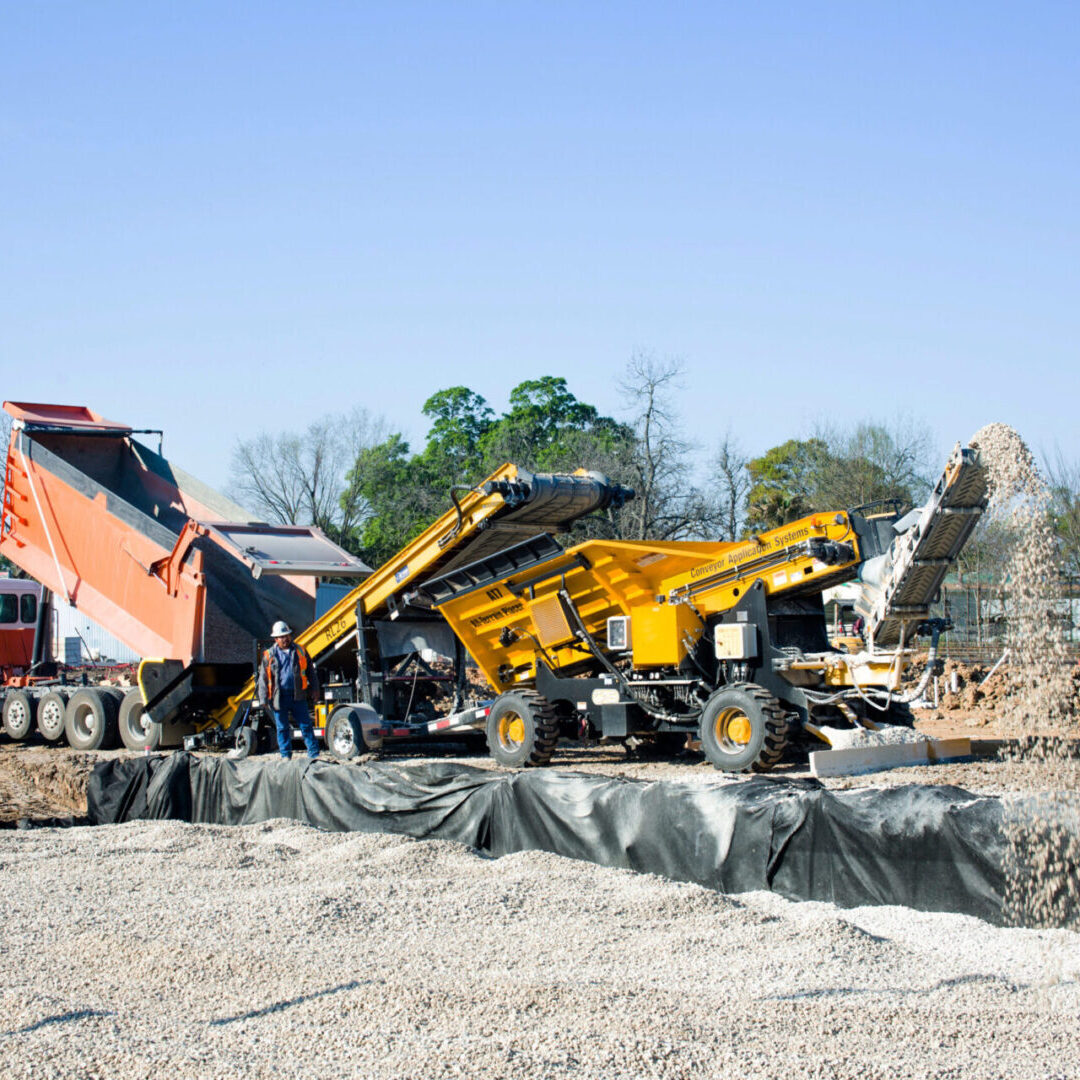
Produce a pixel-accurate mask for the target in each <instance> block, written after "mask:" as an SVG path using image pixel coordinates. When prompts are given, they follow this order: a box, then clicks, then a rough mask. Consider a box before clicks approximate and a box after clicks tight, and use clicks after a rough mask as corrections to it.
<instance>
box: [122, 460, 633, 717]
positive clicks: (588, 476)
mask: <svg viewBox="0 0 1080 1080" xmlns="http://www.w3.org/2000/svg"><path fill="white" fill-rule="evenodd" d="M632 496H633V492H632V491H630V490H629V489H627V488H624V487H621V486H620V485H618V484H614V483H612V482H610V481H609V480H608V479H607V478H606V477H604V476H603V475H602V474H600V473H590V472H585V471H583V470H582V471H579V472H577V473H574V474H550V473H532V472H529V471H528V470H525V469H521V468H519V467H518V466H516V465H513V464H506V465H503V466H502V467H501V468H499V469H497V470H496V471H495V472H494V473H492V474H491V476H489V477H488V478H487V479H486V480H485V481H483V482H482V483H480V484H478V485H477V486H476V487H473V488H461V489H457V490H455V492H453V499H454V507H453V509H451V510H449V511H447V512H446V513H445V514H443V515H442V517H440V518H439V519H438V520H437V521H435V522H434V524H432V525H430V526H429V527H428V528H427V529H425V530H424V531H423V532H422V533H421V534H420V535H419V536H418V537H416V539H414V540H412V541H411V542H410V543H409V544H407V545H406V546H405V547H404V548H403V549H402V550H401V551H399V552H398V553H397V554H396V555H395V556H394V557H393V558H392V559H390V560H389V561H387V562H386V563H384V564H383V565H382V566H380V567H379V568H378V569H377V570H375V571H374V573H372V574H371V576H370V577H368V578H367V579H366V580H365V581H363V582H362V583H361V584H360V585H358V586H357V587H356V588H355V589H353V590H352V591H351V592H349V593H348V594H346V595H345V596H344V597H343V598H342V599H341V600H340V601H338V603H337V604H335V605H334V606H333V607H332V608H331V609H330V610H329V611H327V612H326V613H325V614H324V615H323V616H321V617H320V618H318V619H316V620H315V622H313V623H312V624H311V625H310V626H308V627H306V628H305V629H304V630H302V631H300V632H299V633H297V634H296V635H295V637H296V640H297V641H298V642H299V643H300V644H301V645H303V646H304V647H305V648H306V649H307V651H308V652H309V654H310V655H311V657H312V659H313V660H314V661H315V662H316V664H319V663H320V661H323V660H325V659H327V658H329V657H331V656H332V655H333V654H336V653H338V652H344V651H345V650H346V649H347V648H349V647H351V648H353V649H355V651H356V654H357V656H358V663H359V671H358V673H357V681H358V682H363V680H364V677H365V671H366V665H367V664H368V663H369V662H370V659H371V657H370V650H371V648H374V649H377V648H378V644H377V641H378V638H379V635H378V634H377V633H376V629H377V628H378V627H379V626H380V625H381V626H383V627H385V625H386V624H387V623H390V622H394V621H395V620H398V619H400V620H401V621H402V622H408V620H409V617H410V615H412V614H413V609H412V608H411V606H410V604H409V600H408V597H409V595H410V594H411V593H412V592H414V591H415V590H416V589H417V588H419V587H420V586H421V585H422V584H423V582H424V581H426V580H427V579H428V578H431V577H434V576H437V575H440V574H445V573H448V572H450V571H452V570H455V569H457V568H459V567H464V566H467V565H468V564H471V563H474V562H475V561H476V560H477V559H481V558H492V557H495V558H498V556H499V554H500V553H501V552H503V551H505V550H506V549H508V548H513V547H514V546H515V545H516V544H517V542H518V541H519V540H520V539H521V538H522V537H523V536H529V537H532V536H536V535H537V534H541V533H556V532H560V531H563V530H565V529H566V528H568V527H569V526H570V525H571V524H572V523H573V522H574V521H576V520H578V519H579V518H581V517H584V516H585V515H587V514H591V513H595V512H598V511H602V510H605V509H607V508H609V507H615V506H619V505H622V503H623V502H625V501H626V500H627V499H628V498H631V497H632ZM424 616H425V617H427V618H430V613H429V612H424ZM439 622H440V624H441V619H440V620H439ZM373 643H374V644H373ZM208 666H210V667H212V665H203V667H204V668H206V667H208ZM168 674H171V678H170V679H168V680H167V681H163V680H162V679H161V678H160V673H158V672H155V670H154V669H153V667H152V666H149V665H147V664H145V663H144V665H143V667H142V669H141V670H140V685H142V686H143V692H144V697H145V698H146V700H147V711H148V712H149V713H150V715H151V716H152V717H153V718H154V719H155V720H156V721H159V722H164V721H170V720H174V719H175V718H176V716H177V714H178V711H182V710H183V708H184V705H185V701H186V700H187V699H186V698H185V695H184V689H183V688H184V684H185V681H186V682H187V683H190V682H192V681H193V679H194V680H198V681H201V682H202V683H203V684H205V683H206V682H208V681H210V682H212V681H213V672H212V671H210V672H206V671H203V672H198V671H196V672H191V671H190V670H189V671H188V672H186V673H181V672H179V671H177V670H176V669H174V670H173V671H172V672H171V673H168ZM185 674H186V676H187V678H186V680H185V677H184V676H185ZM170 688H171V691H172V692H170ZM254 693H255V684H254V680H253V679H249V680H247V681H246V682H245V683H244V684H243V686H241V687H240V688H239V689H238V690H237V691H236V692H235V693H232V694H231V695H229V696H228V697H227V699H225V700H221V699H219V703H218V704H217V705H216V706H215V707H213V708H212V710H211V711H210V712H209V713H208V714H207V715H204V716H202V717H190V719H192V720H193V721H194V723H195V726H196V728H197V729H198V730H200V731H205V730H207V729H210V728H216V729H218V730H226V729H229V728H230V727H231V726H232V725H233V723H234V721H235V720H236V718H237V717H238V716H242V715H243V712H244V711H245V709H246V706H247V704H248V703H249V702H250V701H251V699H252V697H253V695H254ZM223 696H224V695H223ZM365 700H367V699H366V698H365ZM402 719H403V720H407V717H404V718H402Z"/></svg>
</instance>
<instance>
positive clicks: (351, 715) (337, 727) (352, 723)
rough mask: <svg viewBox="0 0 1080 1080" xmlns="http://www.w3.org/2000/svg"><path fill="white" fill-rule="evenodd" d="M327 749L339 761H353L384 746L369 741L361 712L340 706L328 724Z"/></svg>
mask: <svg viewBox="0 0 1080 1080" xmlns="http://www.w3.org/2000/svg"><path fill="white" fill-rule="evenodd" d="M324 739H325V740H326V748H327V750H329V751H330V753H331V755H332V756H333V757H335V758H337V759H338V761H352V759H353V758H355V757H359V756H360V755H361V754H369V753H373V752H374V751H376V750H378V749H379V747H381V746H382V739H381V738H380V739H379V741H378V742H373V741H371V740H369V739H368V738H367V737H366V736H365V734H364V725H363V722H362V721H361V719H360V712H359V710H357V709H354V708H353V707H352V706H351V705H339V706H338V707H337V708H336V709H335V710H334V711H333V712H332V713H331V714H330V719H329V720H327V722H326V734H325V735H324Z"/></svg>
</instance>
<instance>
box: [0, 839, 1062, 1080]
mask: <svg viewBox="0 0 1080 1080" xmlns="http://www.w3.org/2000/svg"><path fill="white" fill-rule="evenodd" d="M0 903H2V905H3V910H4V912H5V916H6V919H7V928H8V929H7V931H6V933H5V935H4V937H3V940H2V944H0V958H2V962H3V971H4V978H3V980H2V984H0V1001H2V1002H3V1016H4V1022H3V1032H2V1034H0V1075H3V1076H5V1077H9V1076H10V1077H35V1078H36V1077H89V1076H100V1077H109V1078H117V1080H120V1078H128V1077H147V1078H150V1077H154V1078H157V1077H162V1076H177V1077H264V1076H265V1077H277V1076H288V1077H294V1076H295V1077H327V1076H362V1077H388V1078H390V1077H393V1078H402V1077H444V1076H445V1077H450V1076H478V1075H487V1076H522V1077H550V1076H571V1075H577V1076H604V1077H649V1076H659V1077H689V1076H695V1077H696V1076H716V1077H738V1078H745V1077H851V1078H858V1080H870V1078H876V1077H881V1078H888V1080H894V1078H898V1077H964V1078H965V1080H975V1078H980V1077H988V1078H989V1077H994V1078H997V1077H1004V1076H1008V1077H1011V1078H1017V1080H1018V1078H1024V1077H1061V1078H1064V1077H1073V1076H1076V1075H1077V1074H1078V1073H1080V1029H1078V1027H1077V1024H1076V1016H1077V1014H1078V1012H1080V982H1078V979H1080V937H1078V936H1077V935H1075V934H1070V933H1066V932H1063V931H1055V932H1034V931H1026V930H1002V929H998V928H994V927H990V926H988V925H986V924H984V923H981V922H979V921H978V920H975V919H970V918H966V917H961V916H952V915H926V914H919V913H915V912H912V911H909V910H906V909H901V908H865V909H858V910H855V911H848V912H839V911H837V910H836V909H834V908H832V907H830V906H828V905H822V904H805V903H804V904H793V903H788V902H785V901H783V900H781V899H780V898H778V897H776V896H772V895H770V894H750V895H746V896H742V897H737V898H732V897H724V896H721V895H718V894H716V893H714V892H710V891H708V890H706V889H702V888H699V887H697V886H693V885H686V884H679V883H674V882H669V881H665V880H662V879H659V878H655V877H651V876H646V875H637V874H633V873H630V872H628V871H620V870H611V869H605V868H602V867H596V866H592V865H589V864H585V863H579V862H574V861H571V860H567V859H562V858H559V857H558V856H554V855H549V854H544V853H533V852H530V853H524V854H517V855H512V856H508V857H505V858H502V859H498V860H493V859H488V858H483V857H480V856H478V855H476V854H474V853H473V852H471V851H469V850H467V849H465V848H462V847H460V846H457V845H454V844H449V843H445V842H439V841H413V840H408V839H406V838H402V837H389V836H380V835H362V834H344V835H342V834H326V833H320V832H318V831H316V830H313V829H310V828H307V827H303V826H298V825H295V824H292V823H287V822H276V823H267V824H264V825H257V826H246V827H242V828H235V829H228V828H220V827H208V826H191V825H183V824H179V823H148V822H139V823H134V824H131V825H122V826H108V827H104V828H99V829H73V830H31V831H25V832H15V831H8V832H5V833H3V834H0Z"/></svg>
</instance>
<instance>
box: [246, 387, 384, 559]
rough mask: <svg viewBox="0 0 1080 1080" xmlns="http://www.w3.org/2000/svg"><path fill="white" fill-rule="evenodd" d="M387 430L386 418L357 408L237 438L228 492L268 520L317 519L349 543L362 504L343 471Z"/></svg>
mask: <svg viewBox="0 0 1080 1080" xmlns="http://www.w3.org/2000/svg"><path fill="white" fill-rule="evenodd" d="M387 434H388V428H387V424H386V421H385V420H384V419H383V418H382V417H373V416H372V415H371V414H370V413H369V412H368V411H367V410H366V409H362V408H354V409H353V410H352V411H351V412H349V413H342V414H339V415H333V416H326V417H324V418H322V419H321V420H319V421H317V422H315V423H313V424H310V425H309V426H308V428H307V429H306V430H305V431H303V432H294V431H286V432H281V433H277V434H271V433H268V432H261V433H260V434H258V435H256V436H255V437H254V438H253V439H248V440H244V441H241V442H238V443H237V444H236V447H235V448H234V450H233V456H232V463H231V468H230V483H229V494H230V495H231V496H232V497H233V498H235V499H236V500H237V501H238V502H240V503H242V504H243V505H245V506H247V507H249V508H250V509H251V510H253V511H254V512H255V513H257V514H261V515H263V516H264V517H265V518H266V519H267V520H268V521H276V522H282V523H284V524H292V525H316V526H318V527H319V528H320V529H322V530H323V531H324V532H326V533H328V534H329V535H330V536H332V537H334V538H335V539H336V540H337V541H338V542H339V543H341V544H343V545H344V546H348V544H349V542H350V541H351V540H352V539H353V538H354V536H355V533H356V530H357V528H358V526H359V525H360V523H361V522H362V520H363V517H364V515H365V513H366V509H367V506H366V502H365V500H364V498H363V495H362V494H361V492H360V490H359V486H358V485H357V484H350V483H348V482H347V479H346V477H347V474H348V473H349V470H350V469H352V467H353V464H354V463H355V461H356V458H357V455H358V454H359V453H360V451H361V450H363V449H365V448H367V447H370V446H374V445H376V444H378V443H380V442H382V441H383V440H384V439H385V438H386V437H387Z"/></svg>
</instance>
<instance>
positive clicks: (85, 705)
mask: <svg viewBox="0 0 1080 1080" xmlns="http://www.w3.org/2000/svg"><path fill="white" fill-rule="evenodd" d="M118 713H119V709H118V708H117V706H116V698H115V697H114V696H113V695H112V694H110V693H108V692H104V693H103V692H102V691H101V690H98V689H96V688H94V689H88V690H77V691H76V692H75V693H74V694H72V695H71V697H70V698H69V699H68V703H67V708H66V709H65V710H64V731H65V733H66V734H67V740H68V744H69V745H70V746H71V747H72V749H75V750H111V749H112V748H113V747H114V746H116V744H117V742H119V731H118V730H117V722H116V721H117V714H118Z"/></svg>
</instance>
